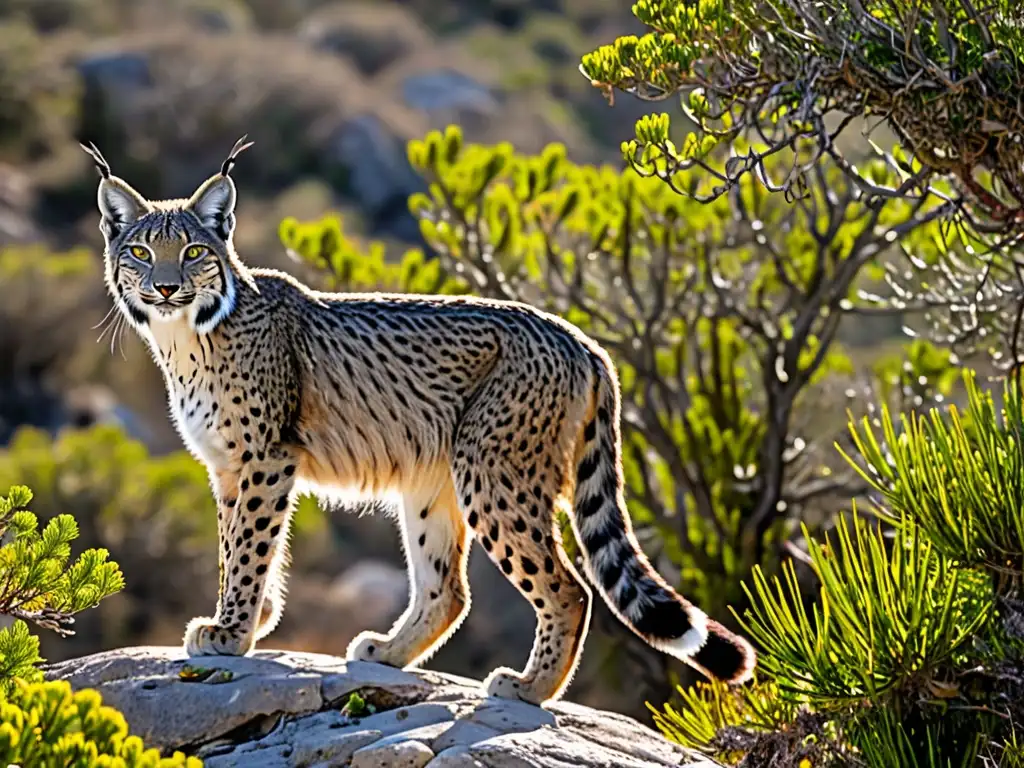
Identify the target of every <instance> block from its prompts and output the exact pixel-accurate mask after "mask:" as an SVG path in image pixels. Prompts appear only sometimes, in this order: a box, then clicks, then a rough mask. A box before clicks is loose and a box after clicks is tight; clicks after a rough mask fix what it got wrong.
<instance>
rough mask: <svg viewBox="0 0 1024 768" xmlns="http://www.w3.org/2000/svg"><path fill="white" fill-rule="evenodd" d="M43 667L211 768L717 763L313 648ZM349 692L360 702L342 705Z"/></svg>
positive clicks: (463, 686)
mask: <svg viewBox="0 0 1024 768" xmlns="http://www.w3.org/2000/svg"><path fill="white" fill-rule="evenodd" d="M188 665H190V666H191V668H192V673H191V679H187V678H189V673H188V672H187V670H186V667H187V666H188ZM45 671H46V677H47V678H48V679H50V680H67V681H68V682H69V683H71V685H72V687H73V688H76V689H78V688H95V689H97V690H98V691H100V693H101V694H102V695H103V701H104V703H105V704H110V705H111V706H114V707H116V708H117V709H119V710H121V712H122V713H124V716H125V718H126V719H127V721H128V724H129V725H130V727H131V730H132V733H135V734H137V735H139V736H141V737H142V738H143V739H144V740H145V741H146V743H147V745H149V746H154V747H159V748H160V749H162V750H164V751H172V750H175V749H180V750H183V751H186V752H188V753H191V754H195V755H198V756H199V757H202V758H203V759H204V761H205V764H206V766H207V767H208V768H229V767H231V766H240V767H242V766H244V767H245V768H291V766H310V767H311V768H312V767H315V768H327V767H328V766H339V767H344V766H350V767H351V768H391V767H392V766H395V767H397V766H404V767H405V768H505V767H506V766H507V767H508V768H646V767H647V766H651V768H657V766H688V767H689V768H717V764H716V763H714V762H712V761H711V760H709V759H708V758H705V757H702V756H700V755H697V754H695V753H693V752H690V751H688V750H686V749H683V748H682V747H680V746H678V745H675V744H672V743H670V742H668V741H666V740H665V739H663V738H662V737H661V736H660V735H658V734H657V733H656V732H654V731H652V730H651V729H649V728H647V727H645V726H643V725H641V724H640V723H638V722H637V721H635V720H633V719H631V718H628V717H624V716H622V715H617V714H613V713H609V712H601V711H598V710H594V709H590V708H588V707H583V706H579V705H575V704H570V703H567V702H557V703H555V704H552V705H549V707H548V708H546V709H541V708H539V707H535V706H532V705H530V704H525V703H523V702H516V701H507V700H504V699H496V698H488V697H486V696H485V695H484V694H483V691H482V690H481V688H480V685H479V683H477V682H476V681H474V680H468V679H465V678H459V677H455V676H453V675H445V674H440V673H437V672H430V671H424V670H399V669H394V668H392V667H386V666H383V665H380V664H371V663H367V662H346V661H344V660H343V659H339V658H336V657H333V656H325V655H321V654H314V653H296V652H291V651H287V652H286V651H257V652H256V653H254V654H253V655H251V656H247V657H228V656H220V657H207V658H202V659H192V660H189V659H187V658H186V656H185V654H184V652H183V651H182V650H180V649H178V648H162V647H141V648H122V649H119V650H115V651H107V652H104V653H98V654H94V655H92V656H86V657H83V658H80V659H73V660H70V661H65V662H60V663H57V664H51V665H49V666H47V667H46V668H45ZM183 671H185V672H186V674H185V675H184V676H183V675H182V672H183ZM353 693H358V695H359V698H361V699H362V700H363V701H364V702H365V704H366V706H365V708H364V709H363V710H362V711H359V712H356V713H354V714H346V713H343V712H342V708H343V707H344V706H345V704H346V703H347V702H349V698H350V696H351V695H352V694H353Z"/></svg>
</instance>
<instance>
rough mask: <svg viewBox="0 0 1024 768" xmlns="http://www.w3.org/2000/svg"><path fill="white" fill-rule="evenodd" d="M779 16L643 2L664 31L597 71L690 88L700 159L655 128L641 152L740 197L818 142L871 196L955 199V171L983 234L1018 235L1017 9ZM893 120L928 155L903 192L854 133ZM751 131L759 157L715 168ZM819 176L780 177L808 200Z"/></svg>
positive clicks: (640, 137)
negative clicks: (710, 154) (780, 158)
mask: <svg viewBox="0 0 1024 768" xmlns="http://www.w3.org/2000/svg"><path fill="white" fill-rule="evenodd" d="M770 8H771V10H770V11H768V12H765V6H764V4H763V3H760V2H758V1H757V0H700V2H692V0H638V1H637V2H636V3H635V4H634V5H633V12H634V14H635V15H636V17H637V18H638V19H639V20H640V21H641V22H642V23H643V24H645V25H646V26H647V27H648V28H649V30H650V31H648V32H647V33H646V34H644V35H642V36H639V37H637V36H633V35H630V36H624V37H621V38H619V39H618V40H615V41H614V42H613V43H611V44H608V45H604V46H601V47H600V48H598V49H597V50H595V51H593V52H592V53H589V54H587V55H586V56H584V57H583V61H582V65H581V70H582V72H583V73H584V74H585V75H586V76H587V77H588V78H589V79H590V80H591V82H592V83H593V85H594V86H596V87H598V88H600V89H602V90H603V91H604V92H605V93H606V95H608V96H609V97H610V96H611V95H612V93H613V90H614V89H620V90H623V91H627V92H631V93H635V94H637V95H639V96H641V97H642V98H647V99H652V100H657V99H665V98H670V97H674V96H675V95H676V94H678V93H680V92H683V93H686V94H688V95H689V98H688V102H689V112H690V117H691V118H692V119H693V120H694V122H695V123H696V125H697V127H698V138H699V140H698V141H697V142H696V144H695V146H698V147H700V151H699V152H697V153H694V152H692V151H690V150H689V149H688V148H687V147H684V148H683V151H678V149H677V148H676V147H675V146H673V145H671V143H669V142H667V141H666V139H667V136H665V135H664V134H663V133H659V132H655V133H649V132H647V131H646V128H647V127H649V125H650V124H649V123H644V124H643V125H638V130H637V141H636V142H631V143H629V144H628V145H627V146H626V147H625V148H626V152H627V155H629V156H631V157H639V156H640V155H641V154H644V153H648V152H649V151H650V150H651V149H652V148H656V149H657V150H658V153H659V154H660V156H661V158H662V159H663V166H662V169H661V172H662V173H664V174H666V175H672V173H674V171H675V170H677V169H679V168H684V167H693V166H703V167H705V168H706V170H707V171H708V172H709V174H708V175H709V176H713V175H714V174H715V173H716V172H717V174H718V175H717V180H718V182H719V183H720V184H721V185H722V186H723V187H725V188H728V187H729V186H731V185H732V184H734V183H735V182H736V180H737V179H738V178H739V177H740V176H742V175H745V174H746V173H748V172H756V173H758V174H759V175H763V173H762V172H763V170H764V166H763V162H762V160H763V159H764V158H767V157H771V156H775V155H777V154H778V153H782V154H788V153H789V152H790V151H792V150H795V149H797V148H799V147H805V148H807V147H810V148H813V150H812V151H813V154H814V155H815V157H816V158H832V159H833V160H836V161H837V162H840V164H841V165H842V166H843V168H844V171H845V172H846V173H847V174H848V175H849V177H850V178H851V179H852V180H854V181H855V183H857V184H858V186H859V187H860V188H861V189H862V190H863V191H864V192H865V194H866V195H869V196H875V195H878V196H880V197H883V196H892V195H895V196H898V197H907V198H910V197H917V196H918V195H920V194H921V193H922V192H925V190H926V189H927V185H928V184H932V183H934V184H936V186H937V188H938V191H940V192H941V191H942V190H943V189H945V191H946V192H949V188H948V185H947V184H945V183H944V182H943V181H942V177H944V176H945V177H948V178H951V179H952V180H954V182H955V186H956V188H957V190H958V191H959V193H960V195H962V197H961V198H960V199H954V200H952V201H951V202H952V204H951V205H950V207H949V210H950V211H951V212H952V211H954V210H956V211H957V212H958V214H959V215H960V216H961V217H962V218H964V219H966V220H967V221H969V222H971V223H972V224H977V225H979V226H978V227H977V230H978V231H990V230H991V229H992V228H995V229H997V230H1000V231H1002V232H1004V233H1013V232H1015V231H1017V230H1018V228H1019V225H1020V222H1021V221H1022V219H1024V213H1022V211H1024V193H1022V190H1021V185H1020V173H1021V172H1020V169H1021V167H1022V158H1024V143H1022V142H1021V139H1020V136H1021V135H1022V132H1024V118H1022V116H1021V113H1020V112H1019V110H1018V109H1017V95H1018V94H1019V93H1020V90H1021V88H1022V86H1024V82H1022V73H1024V31H1022V28H1021V25H1020V9H1019V5H1018V4H1017V3H1016V2H1014V0H996V2H991V3H985V4H977V3H972V2H968V0H932V2H927V3H921V2H917V0H822V1H821V2H814V3H807V2H803V0H773V2H771V3H770ZM684 101H686V100H684ZM882 125H884V126H886V127H888V128H889V129H890V130H891V131H892V132H893V133H894V134H895V135H896V136H897V137H898V139H899V142H900V144H901V145H902V149H903V150H904V151H905V152H906V153H907V155H908V156H909V155H912V156H913V161H911V160H910V158H909V157H900V156H899V154H898V153H897V154H896V155H895V156H894V157H893V158H892V160H893V165H894V166H899V167H901V168H902V174H903V175H902V178H901V179H900V180H899V181H898V182H896V183H895V184H883V183H880V182H879V179H877V178H875V177H874V176H873V174H872V173H871V172H870V171H867V172H866V171H865V169H864V168H863V167H861V166H860V164H859V162H857V160H856V158H855V157H852V156H851V158H850V160H844V157H843V155H844V154H845V150H844V148H843V143H842V142H843V141H844V140H845V139H846V138H847V137H845V136H842V134H843V132H844V131H845V130H847V129H849V128H851V127H855V128H863V129H864V130H865V131H873V130H874V129H876V128H878V127H879V126H882ZM742 135H747V136H748V137H751V138H752V139H753V140H754V141H755V144H756V146H755V147H754V151H752V152H751V153H749V154H746V153H744V154H740V155H737V156H735V157H734V158H733V159H732V160H731V161H730V162H729V164H728V166H726V165H724V164H721V163H718V164H715V165H714V168H712V167H711V166H709V165H708V164H707V163H706V162H705V158H704V157H702V155H703V154H704V152H705V151H706V149H707V147H708V146H712V145H715V144H719V143H724V144H731V143H732V142H733V141H734V140H735V139H736V138H738V137H740V136H742ZM814 166H815V163H814V162H810V163H807V162H804V163H796V164H794V165H792V166H788V167H787V169H786V173H784V174H782V175H777V176H775V177H774V178H775V179H776V180H777V183H778V185H779V187H780V188H783V189H786V190H787V192H788V193H789V194H790V195H791V196H793V197H797V196H799V194H800V190H801V188H802V187H803V186H805V185H806V184H807V183H808V180H809V178H810V176H812V175H813V169H814ZM926 194H927V193H926ZM944 196H945V197H947V199H948V198H949V195H944ZM953 197H954V198H957V197H958V195H953ZM961 203H962V204H964V205H961Z"/></svg>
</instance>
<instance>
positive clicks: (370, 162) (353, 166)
mask: <svg viewBox="0 0 1024 768" xmlns="http://www.w3.org/2000/svg"><path fill="white" fill-rule="evenodd" d="M325 160H326V161H327V162H328V163H332V164H336V165H338V166H340V167H342V168H345V169H346V170H347V171H348V174H349V179H348V182H349V186H350V187H351V189H350V190H349V191H350V192H351V194H352V196H353V197H354V198H355V199H356V200H358V201H359V204H360V207H361V208H362V209H363V210H365V211H366V212H367V213H368V214H370V215H371V216H377V215H380V214H382V213H383V212H384V211H385V209H386V208H388V207H389V206H393V205H395V204H396V201H402V202H403V203H404V201H405V200H406V199H407V198H408V197H409V195H411V194H412V193H413V192H417V191H419V190H420V189H421V188H422V187H423V181H422V179H420V177H419V176H418V175H417V174H416V172H415V171H414V170H413V168H412V166H411V165H409V158H408V156H407V155H406V152H405V142H404V141H403V140H401V139H399V138H398V137H397V136H396V135H395V134H394V133H393V132H392V131H391V130H390V129H389V128H388V126H387V125H385V124H384V122H383V121H382V120H381V119H380V118H379V117H377V116H376V115H372V114H363V115H359V116H358V117H355V118H353V119H352V120H349V121H348V122H346V123H345V124H343V125H342V126H341V127H340V128H339V129H338V130H337V131H336V133H335V134H334V136H333V137H332V138H331V139H330V141H329V142H328V146H327V151H326V154H325Z"/></svg>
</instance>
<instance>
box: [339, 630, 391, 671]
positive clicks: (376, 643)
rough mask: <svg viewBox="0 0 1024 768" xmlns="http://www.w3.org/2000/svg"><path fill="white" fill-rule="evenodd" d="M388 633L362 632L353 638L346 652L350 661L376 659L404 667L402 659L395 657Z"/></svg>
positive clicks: (376, 660) (381, 662)
mask: <svg viewBox="0 0 1024 768" xmlns="http://www.w3.org/2000/svg"><path fill="white" fill-rule="evenodd" d="M390 651H391V644H390V642H389V641H388V637H387V635H382V634H380V633H379V632H360V633H359V634H358V635H356V636H355V639H354V640H352V642H351V644H349V646H348V651H347V652H346V653H345V658H347V659H348V660H349V661H375V662H377V663H378V664H388V665H390V666H392V667H403V666H405V665H404V664H403V663H402V661H403V660H402V659H396V658H394V657H393V654H392V653H391V652H390Z"/></svg>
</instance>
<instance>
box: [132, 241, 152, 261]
mask: <svg viewBox="0 0 1024 768" xmlns="http://www.w3.org/2000/svg"><path fill="white" fill-rule="evenodd" d="M128 251H129V252H130V253H131V255H132V256H134V257H135V258H136V259H138V260H139V261H149V249H148V248H144V247H142V246H141V245H133V246H132V247H131V248H129V249H128Z"/></svg>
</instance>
